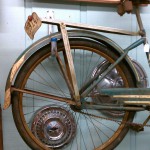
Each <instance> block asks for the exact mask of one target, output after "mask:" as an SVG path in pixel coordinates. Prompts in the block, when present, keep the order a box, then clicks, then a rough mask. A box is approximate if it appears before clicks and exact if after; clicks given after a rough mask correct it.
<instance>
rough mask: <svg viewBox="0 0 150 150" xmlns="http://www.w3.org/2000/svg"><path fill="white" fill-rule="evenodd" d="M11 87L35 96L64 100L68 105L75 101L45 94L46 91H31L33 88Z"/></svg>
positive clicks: (13, 89) (73, 103)
mask: <svg viewBox="0 0 150 150" xmlns="http://www.w3.org/2000/svg"><path fill="white" fill-rule="evenodd" d="M11 89H12V91H17V92H21V93H26V94H32V95H36V96H41V97H45V98H49V99H53V100H57V101H60V102H66V103H68V104H70V105H75V102H74V101H72V100H71V99H68V98H63V97H59V96H54V95H51V94H46V93H42V92H37V91H33V90H28V89H23V90H22V89H17V88H15V87H12V88H11Z"/></svg>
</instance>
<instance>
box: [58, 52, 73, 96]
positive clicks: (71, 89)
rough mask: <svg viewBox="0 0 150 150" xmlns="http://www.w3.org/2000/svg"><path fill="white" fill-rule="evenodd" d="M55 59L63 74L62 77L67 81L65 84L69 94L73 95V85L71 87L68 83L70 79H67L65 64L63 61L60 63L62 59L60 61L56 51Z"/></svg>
mask: <svg viewBox="0 0 150 150" xmlns="http://www.w3.org/2000/svg"><path fill="white" fill-rule="evenodd" d="M56 59H57V62H58V64H59V67H60V69H61V72H62V74H63V76H64V79H65V81H66V83H67V85H68V88H69V91H70V94H71V96H72V97H73V95H74V90H73V87H72V85H71V83H70V80H69V78H68V76H67V74H66V71H65V66H64V65H63V63H62V61H61V58H60V56H59V54H58V53H57V52H56Z"/></svg>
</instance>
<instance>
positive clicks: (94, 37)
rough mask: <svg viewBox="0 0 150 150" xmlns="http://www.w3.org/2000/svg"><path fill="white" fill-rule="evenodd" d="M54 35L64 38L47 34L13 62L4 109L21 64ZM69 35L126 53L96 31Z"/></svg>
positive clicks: (70, 32)
mask: <svg viewBox="0 0 150 150" xmlns="http://www.w3.org/2000/svg"><path fill="white" fill-rule="evenodd" d="M53 37H55V38H57V39H62V35H61V33H60V32H57V33H53V34H51V35H48V36H45V37H43V38H41V39H40V40H38V41H37V42H35V43H33V44H32V45H31V46H29V47H28V48H27V49H26V50H25V51H23V53H22V54H21V55H20V56H19V57H18V58H17V60H16V61H15V63H14V64H13V66H12V68H11V70H10V72H9V75H8V78H7V81H6V87H5V99H4V106H3V109H7V108H8V107H9V106H10V105H11V86H12V85H13V81H14V79H15V77H16V76H17V73H18V71H19V70H20V68H21V66H22V65H23V64H24V63H25V62H26V60H27V59H28V58H29V57H30V56H31V55H32V54H33V53H35V52H36V51H38V50H39V49H40V48H42V47H44V46H45V45H47V44H49V43H50V39H51V38H53ZM68 37H69V38H79V37H80V38H88V39H91V40H95V41H97V42H100V43H102V44H104V45H106V46H109V47H111V48H112V49H113V50H115V51H116V52H117V53H119V54H120V55H121V54H122V53H124V51H123V49H122V48H121V47H120V46H119V45H117V44H116V43H115V42H114V41H112V40H111V39H109V38H107V37H105V36H103V35H101V34H98V33H96V32H92V31H87V30H70V31H68ZM125 60H126V62H127V63H128V65H129V67H130V68H131V70H132V71H133V75H134V76H135V79H136V81H137V83H139V82H140V79H139V76H138V73H137V71H136V69H135V67H134V65H133V63H132V61H131V59H130V58H129V56H126V57H125Z"/></svg>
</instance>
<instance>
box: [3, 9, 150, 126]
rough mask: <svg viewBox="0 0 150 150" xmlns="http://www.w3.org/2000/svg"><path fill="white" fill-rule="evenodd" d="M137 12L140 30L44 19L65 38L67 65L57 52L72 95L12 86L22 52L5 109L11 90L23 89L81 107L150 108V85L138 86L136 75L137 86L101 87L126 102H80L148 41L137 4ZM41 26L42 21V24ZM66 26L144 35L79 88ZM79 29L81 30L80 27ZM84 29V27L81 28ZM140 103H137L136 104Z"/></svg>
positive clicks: (103, 92)
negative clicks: (148, 86)
mask: <svg viewBox="0 0 150 150" xmlns="http://www.w3.org/2000/svg"><path fill="white" fill-rule="evenodd" d="M135 14H136V18H137V22H138V25H139V31H138V32H130V31H125V30H120V29H114V28H109V27H102V26H92V25H86V24H76V23H68V22H61V21H57V20H53V19H42V20H41V24H42V23H45V24H52V25H56V26H57V27H58V31H59V32H60V33H61V35H60V36H61V38H62V39H63V42H64V47H65V52H64V58H65V65H66V68H67V69H66V68H65V67H64V65H63V63H62V60H61V58H60V57H59V54H58V53H57V52H56V55H55V56H56V59H57V62H58V64H59V66H60V69H61V71H62V73H63V76H64V79H65V81H66V83H67V85H68V88H69V91H70V94H71V96H72V100H71V101H70V100H69V99H66V98H60V97H56V96H55V97H53V95H50V94H45V93H41V92H36V91H31V90H27V89H24V90H21V89H17V88H15V87H13V86H12V83H13V80H14V78H15V75H16V73H17V71H18V70H19V67H20V66H21V65H22V64H23V62H24V60H25V57H26V56H25V55H22V57H21V58H20V59H19V60H17V61H16V63H15V64H14V66H13V68H12V69H11V72H10V74H9V79H8V81H7V85H6V94H5V103H4V109H6V108H8V107H9V106H10V104H11V100H10V99H11V92H12V91H18V92H22V93H28V94H33V95H38V96H41V97H47V98H53V99H56V100H58V101H63V102H66V103H68V104H71V105H76V106H78V107H81V108H83V109H84V107H85V108H88V109H105V110H122V111H123V110H128V111H143V110H149V109H150V88H139V87H140V86H139V85H140V84H139V79H137V80H138V81H137V86H138V88H116V89H115V88H112V89H101V91H100V94H101V95H102V96H103V95H104V96H108V97H109V98H110V99H117V100H118V101H119V100H120V101H122V102H123V104H124V106H122V107H119V106H111V105H94V104H93V105H91V104H88V103H83V104H81V101H82V100H84V98H85V97H86V96H87V95H88V94H89V93H90V92H91V91H92V89H93V88H94V87H95V86H96V85H97V84H98V83H99V82H100V81H102V79H104V77H105V76H106V75H107V74H108V73H109V72H110V71H111V70H112V69H114V68H115V67H116V65H118V64H119V63H120V62H121V61H122V60H123V59H124V58H126V56H127V54H128V52H129V51H131V50H132V49H134V48H136V47H137V46H139V45H141V44H145V43H146V42H147V41H146V40H147V39H146V32H145V30H144V27H143V23H142V20H141V16H140V12H139V7H138V6H136V8H135ZM39 27H40V25H39ZM67 27H71V28H77V29H85V30H91V31H98V32H106V33H113V34H121V35H129V36H137V35H139V36H141V38H140V39H139V40H137V41H135V42H134V43H132V44H131V45H130V46H128V47H127V48H126V49H124V52H123V53H122V54H121V55H120V57H119V59H118V60H116V62H114V63H113V64H112V65H110V66H109V67H108V69H107V70H104V72H103V74H102V75H101V76H100V74H101V73H102V72H99V73H98V74H97V75H96V76H95V77H94V78H92V79H90V80H89V81H88V82H87V83H86V84H85V85H84V86H83V87H82V88H81V89H80V91H79V89H78V86H77V80H76V74H75V70H74V63H73V58H72V54H71V51H70V44H69V37H68V34H69V32H68V30H67ZM79 32H80V31H79ZM81 32H82V30H81ZM147 58H148V61H150V59H149V53H147ZM134 72H135V74H137V72H136V70H134ZM137 106H138V107H137ZM149 119H150V117H148V118H147V120H146V121H145V122H144V125H145V124H146V123H147V122H148V120H149Z"/></svg>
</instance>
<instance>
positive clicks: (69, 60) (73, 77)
mask: <svg viewBox="0 0 150 150" xmlns="http://www.w3.org/2000/svg"><path fill="white" fill-rule="evenodd" d="M60 30H61V33H62V38H63V42H64V47H65V52H64V53H65V56H66V58H67V63H66V64H67V65H68V67H67V68H68V69H69V70H68V71H69V73H70V77H71V83H72V85H73V90H74V99H75V102H76V104H77V106H80V105H81V103H80V95H79V89H78V85H77V79H76V74H75V69H74V64H73V58H72V54H71V49H70V43H69V39H68V33H67V30H66V25H65V24H64V23H61V24H60Z"/></svg>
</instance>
